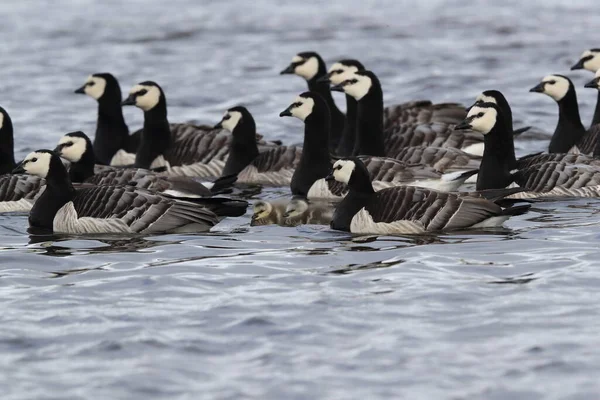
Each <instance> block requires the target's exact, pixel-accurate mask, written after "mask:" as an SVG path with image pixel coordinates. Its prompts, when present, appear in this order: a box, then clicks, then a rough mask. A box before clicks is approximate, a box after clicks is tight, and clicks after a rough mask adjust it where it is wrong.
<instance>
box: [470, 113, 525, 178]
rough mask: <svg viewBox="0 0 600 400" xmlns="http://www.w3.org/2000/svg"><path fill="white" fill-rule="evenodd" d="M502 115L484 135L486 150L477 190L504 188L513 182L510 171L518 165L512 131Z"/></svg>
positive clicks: (480, 168) (478, 176) (480, 167)
mask: <svg viewBox="0 0 600 400" xmlns="http://www.w3.org/2000/svg"><path fill="white" fill-rule="evenodd" d="M505 121H506V120H505V119H503V118H502V117H501V116H500V115H499V118H498V119H497V121H496V124H495V125H494V128H493V129H492V130H491V131H490V132H488V133H487V134H486V135H484V137H483V143H484V150H483V157H482V159H481V165H480V166H479V173H478V175H477V185H476V188H477V190H485V189H502V188H505V187H507V186H508V185H510V184H511V183H512V182H513V178H512V177H511V173H510V171H511V170H512V169H514V168H515V167H516V164H517V161H516V159H515V148H514V142H513V136H512V132H511V131H510V130H509V129H507V128H506V127H505Z"/></svg>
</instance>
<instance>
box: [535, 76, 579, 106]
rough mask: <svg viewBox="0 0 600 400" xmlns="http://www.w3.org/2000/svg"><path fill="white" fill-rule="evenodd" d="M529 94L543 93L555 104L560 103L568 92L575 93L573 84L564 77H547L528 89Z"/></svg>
mask: <svg viewBox="0 0 600 400" xmlns="http://www.w3.org/2000/svg"><path fill="white" fill-rule="evenodd" d="M529 91H530V92H535V93H543V94H545V95H547V96H550V97H552V98H553V99H554V100H555V101H556V102H559V101H561V100H562V99H563V98H564V97H565V96H566V95H567V94H568V93H569V92H575V87H574V86H573V82H571V80H570V79H569V78H567V77H566V76H564V75H558V74H555V75H548V76H545V77H544V79H542V81H541V82H540V83H538V84H537V85H536V86H534V87H532V88H531V89H529Z"/></svg>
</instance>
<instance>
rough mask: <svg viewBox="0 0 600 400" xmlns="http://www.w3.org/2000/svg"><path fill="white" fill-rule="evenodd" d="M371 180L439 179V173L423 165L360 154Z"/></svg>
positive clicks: (406, 180) (407, 180)
mask: <svg viewBox="0 0 600 400" xmlns="http://www.w3.org/2000/svg"><path fill="white" fill-rule="evenodd" d="M359 158H360V160H361V161H362V162H363V163H364V164H365V166H366V167H367V171H369V177H370V178H371V181H382V182H409V181H413V180H418V179H439V178H440V176H441V174H440V173H439V172H437V171H435V170H434V169H433V168H431V167H427V166H424V165H408V164H407V163H404V162H402V161H398V160H395V159H392V158H387V157H371V156H360V157H359Z"/></svg>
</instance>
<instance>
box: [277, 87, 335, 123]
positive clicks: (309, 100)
mask: <svg viewBox="0 0 600 400" xmlns="http://www.w3.org/2000/svg"><path fill="white" fill-rule="evenodd" d="M328 112H329V110H328V108H327V103H325V100H323V97H322V96H321V95H320V94H318V93H315V92H304V93H302V94H300V95H299V96H298V97H296V100H294V102H293V103H292V104H290V105H289V107H288V108H286V109H285V110H283V111H282V112H281V113H279V116H280V117H296V118H298V119H300V120H302V121H304V122H307V121H308V120H309V119H312V118H314V117H322V116H323V115H324V114H325V113H328Z"/></svg>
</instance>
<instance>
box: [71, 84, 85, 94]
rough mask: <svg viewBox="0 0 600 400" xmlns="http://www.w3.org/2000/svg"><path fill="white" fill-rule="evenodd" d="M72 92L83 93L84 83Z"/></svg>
mask: <svg viewBox="0 0 600 400" xmlns="http://www.w3.org/2000/svg"><path fill="white" fill-rule="evenodd" d="M73 93H77V94H85V85H83V86H82V87H80V88H79V89H75V91H74V92H73Z"/></svg>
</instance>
